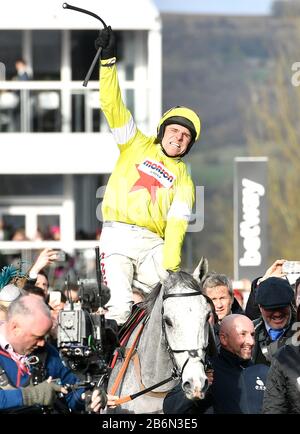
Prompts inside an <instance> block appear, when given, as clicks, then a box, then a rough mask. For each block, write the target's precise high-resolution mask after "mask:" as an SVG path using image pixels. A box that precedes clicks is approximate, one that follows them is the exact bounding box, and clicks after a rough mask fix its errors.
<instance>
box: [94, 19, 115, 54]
mask: <svg viewBox="0 0 300 434" xmlns="http://www.w3.org/2000/svg"><path fill="white" fill-rule="evenodd" d="M95 47H96V50H98V48H99V47H102V51H101V59H111V58H112V57H115V56H116V38H115V35H114V32H113V31H112V29H111V27H110V26H108V27H106V28H105V29H103V30H100V32H99V36H98V38H97V39H96V40H95Z"/></svg>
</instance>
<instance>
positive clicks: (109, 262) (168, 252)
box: [95, 27, 200, 325]
mask: <svg viewBox="0 0 300 434" xmlns="http://www.w3.org/2000/svg"><path fill="white" fill-rule="evenodd" d="M95 46H96V48H99V47H100V46H101V47H102V54H101V56H102V59H101V62H100V106H101V109H102V110H103V113H104V115H105V117H106V119H107V122H108V124H109V127H110V129H111V132H112V134H113V136H114V139H115V141H116V142H117V144H118V147H119V150H120V156H119V159H118V161H117V163H116V166H115V168H114V170H113V173H112V174H111V176H110V179H109V181H108V185H107V188H106V192H105V196H104V199H103V204H102V213H103V229H102V233H101V237H100V251H101V268H102V274H103V278H104V283H105V284H106V285H107V286H108V287H109V288H110V290H111V299H110V302H109V303H108V305H107V307H108V313H107V317H108V318H111V319H115V320H116V321H117V323H118V324H119V325H121V324H123V323H124V322H125V321H126V319H127V318H128V316H129V314H130V311H131V305H132V286H135V287H137V288H139V289H141V290H143V291H144V292H146V293H147V292H150V291H151V289H152V288H153V287H154V286H155V285H156V284H157V283H158V282H159V281H162V280H164V279H165V278H166V276H167V272H166V270H172V271H178V270H179V269H180V262H181V248H182V244H183V240H184V237H185V233H186V230H187V227H188V222H189V218H190V215H191V211H192V207H193V203H194V198H195V192H194V184H193V182H192V179H191V177H190V175H189V174H188V171H187V167H186V165H185V163H184V162H183V161H182V157H183V156H184V155H186V154H187V153H188V152H189V151H190V149H191V148H192V146H193V144H194V142H195V141H196V140H198V138H199V135H200V119H199V117H198V116H197V114H196V113H195V112H194V111H192V110H191V109H189V108H186V107H181V106H177V107H174V108H171V109H170V110H169V111H167V112H166V113H165V114H164V115H163V116H162V118H161V120H160V122H159V124H158V128H157V135H156V136H146V135H144V134H143V133H142V132H141V131H140V130H139V129H138V128H137V126H136V124H135V122H134V120H133V118H132V115H131V113H130V112H129V111H128V109H127V108H126V107H125V105H124V103H123V101H122V98H121V92H120V87H119V82H118V77H117V69H116V65H115V63H116V56H115V51H116V43H115V36H114V34H113V32H112V30H111V28H110V27H108V28H105V29H104V30H102V31H100V34H99V37H98V38H97V39H96V41H95Z"/></svg>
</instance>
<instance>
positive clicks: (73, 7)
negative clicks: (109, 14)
mask: <svg viewBox="0 0 300 434" xmlns="http://www.w3.org/2000/svg"><path fill="white" fill-rule="evenodd" d="M62 7H63V8H64V9H72V10H73V11H77V12H82V13H83V14H87V15H91V17H94V18H96V19H97V20H99V21H101V23H102V24H103V26H104V28H106V27H107V25H106V24H105V22H104V21H103V20H102V18H100V17H99V16H98V15H96V14H94V12H91V11H88V10H87V9H82V8H78V7H77V6H72V5H69V4H68V3H63V5H62ZM101 51H102V47H99V48H98V50H97V53H96V54H95V57H94V60H93V62H92V64H91V66H90V68H89V70H88V72H87V74H86V76H85V79H84V82H83V84H82V85H83V86H84V87H87V84H88V81H89V79H90V77H91V75H92V72H93V70H94V68H95V65H96V63H97V61H98V60H99V59H100V55H101Z"/></svg>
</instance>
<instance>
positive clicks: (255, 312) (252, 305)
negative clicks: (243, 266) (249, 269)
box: [245, 259, 285, 320]
mask: <svg viewBox="0 0 300 434" xmlns="http://www.w3.org/2000/svg"><path fill="white" fill-rule="evenodd" d="M284 262H285V259H277V260H276V261H275V262H274V263H273V264H272V265H271V267H269V268H268V269H267V271H266V272H265V274H264V275H263V276H262V277H257V278H256V279H254V280H253V282H252V284H251V291H250V295H249V297H248V300H247V305H246V308H245V313H246V315H247V317H248V318H250V319H252V320H255V319H257V318H259V317H260V310H259V307H258V305H257V303H256V301H255V295H256V291H257V287H258V285H259V283H261V282H263V281H264V280H266V279H268V278H269V277H285V273H283V271H282V265H283V263H284Z"/></svg>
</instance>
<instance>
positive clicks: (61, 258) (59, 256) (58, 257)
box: [56, 250, 66, 262]
mask: <svg viewBox="0 0 300 434" xmlns="http://www.w3.org/2000/svg"><path fill="white" fill-rule="evenodd" d="M56 260H57V261H58V262H64V261H65V260H66V254H65V252H63V251H62V250H60V251H58V252H56Z"/></svg>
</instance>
